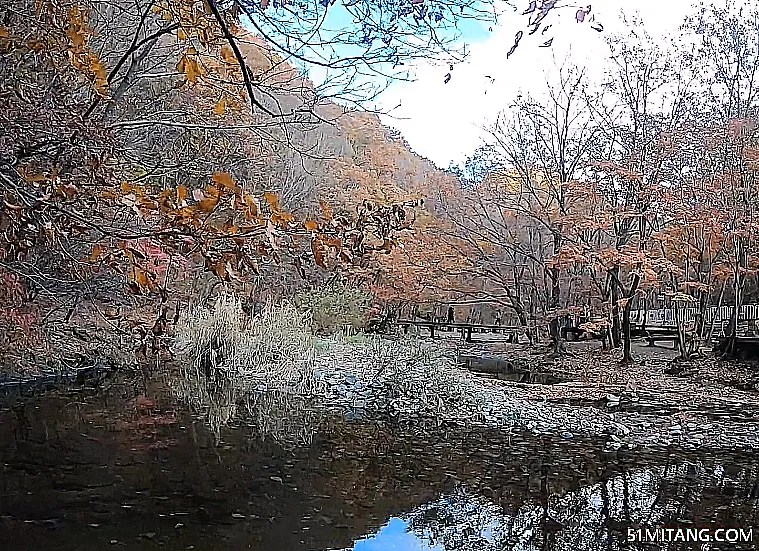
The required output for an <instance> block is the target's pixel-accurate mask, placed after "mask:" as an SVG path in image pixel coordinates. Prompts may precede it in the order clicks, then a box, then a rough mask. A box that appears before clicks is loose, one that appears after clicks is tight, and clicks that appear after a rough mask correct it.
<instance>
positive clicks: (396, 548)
mask: <svg viewBox="0 0 759 551" xmlns="http://www.w3.org/2000/svg"><path fill="white" fill-rule="evenodd" d="M345 551H443V548H442V547H440V546H439V545H430V544H429V543H427V542H426V541H424V540H423V539H420V538H419V537H417V536H416V535H415V534H413V533H412V532H411V531H410V527H409V521H406V520H403V519H400V518H392V519H390V522H388V523H387V524H386V525H385V526H383V527H382V529H380V531H379V532H377V534H376V535H374V536H371V537H369V538H366V539H362V540H359V541H357V542H356V545H354V546H353V547H351V548H350V549H346V550H345Z"/></svg>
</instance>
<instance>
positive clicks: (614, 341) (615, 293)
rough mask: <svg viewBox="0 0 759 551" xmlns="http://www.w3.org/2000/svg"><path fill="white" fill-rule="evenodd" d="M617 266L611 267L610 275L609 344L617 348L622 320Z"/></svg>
mask: <svg viewBox="0 0 759 551" xmlns="http://www.w3.org/2000/svg"><path fill="white" fill-rule="evenodd" d="M619 299H620V289H619V266H616V267H615V268H613V269H612V277H611V331H610V337H611V346H612V347H613V348H619V346H620V345H621V344H622V330H623V328H622V322H621V321H620V316H619Z"/></svg>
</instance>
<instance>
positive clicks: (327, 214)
mask: <svg viewBox="0 0 759 551" xmlns="http://www.w3.org/2000/svg"><path fill="white" fill-rule="evenodd" d="M319 206H320V207H321V209H322V212H323V213H324V218H326V219H327V220H328V221H330V222H331V221H332V219H333V217H334V214H333V213H332V209H331V208H330V207H329V205H328V204H327V203H325V202H324V201H322V200H321V199H320V200H319Z"/></svg>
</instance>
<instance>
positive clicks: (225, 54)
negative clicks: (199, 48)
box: [219, 45, 237, 65]
mask: <svg viewBox="0 0 759 551" xmlns="http://www.w3.org/2000/svg"><path fill="white" fill-rule="evenodd" d="M219 53H220V55H221V59H223V60H224V63H227V64H230V65H231V64H236V63H237V57H235V53H234V52H233V51H232V48H230V47H229V46H226V45H225V46H222V48H221V50H220V52H219Z"/></svg>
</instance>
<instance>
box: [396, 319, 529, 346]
mask: <svg viewBox="0 0 759 551" xmlns="http://www.w3.org/2000/svg"><path fill="white" fill-rule="evenodd" d="M395 325H397V326H398V327H402V328H403V330H404V333H408V330H409V328H411V327H424V328H425V329H427V330H428V331H429V332H430V337H431V338H434V337H435V331H441V332H448V333H452V332H459V333H462V334H464V335H465V336H466V342H474V341H473V340H472V333H490V334H501V335H507V339H508V340H509V341H510V342H511V341H514V340H516V339H517V337H518V335H519V334H520V333H521V332H523V331H524V330H525V328H524V327H520V326H518V325H481V324H477V323H456V322H450V323H449V322H445V321H423V320H419V321H416V320H398V321H396V322H395Z"/></svg>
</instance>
